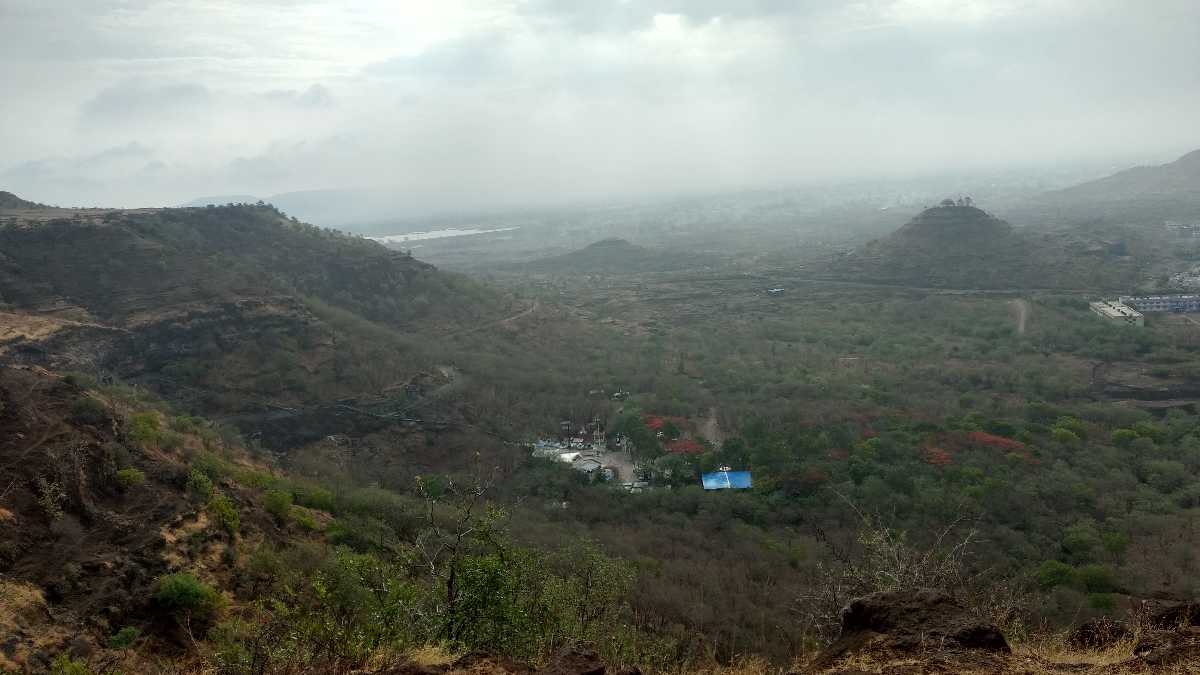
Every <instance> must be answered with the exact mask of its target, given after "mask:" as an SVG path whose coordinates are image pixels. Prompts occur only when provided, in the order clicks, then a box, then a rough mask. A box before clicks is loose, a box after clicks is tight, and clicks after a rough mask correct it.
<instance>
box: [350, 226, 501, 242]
mask: <svg viewBox="0 0 1200 675" xmlns="http://www.w3.org/2000/svg"><path fill="white" fill-rule="evenodd" d="M517 229H520V228H519V227H497V228H494V229H490V230H479V229H465V230H461V229H458V228H453V227H451V228H447V229H444V230H430V231H429V232H408V233H406V234H389V235H386V236H383V237H367V238H368V239H374V240H375V241H381V242H383V243H385V244H399V243H403V242H406V241H425V240H428V239H445V238H447V237H467V236H470V235H473V234H491V233H493V232H509V231H511V230H517Z"/></svg>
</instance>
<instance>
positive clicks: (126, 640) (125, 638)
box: [108, 626, 142, 649]
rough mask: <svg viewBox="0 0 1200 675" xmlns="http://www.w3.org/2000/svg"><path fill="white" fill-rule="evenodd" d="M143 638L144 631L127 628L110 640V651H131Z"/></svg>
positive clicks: (114, 634)
mask: <svg viewBox="0 0 1200 675" xmlns="http://www.w3.org/2000/svg"><path fill="white" fill-rule="evenodd" d="M141 636H142V631H140V630H138V629H137V628H134V627H133V626H125V627H124V628H122V629H121V630H119V631H117V632H115V633H113V634H112V635H111V636H109V638H108V648H109V649H129V648H130V647H132V646H133V643H134V642H136V641H137V639H138V638H139V637H141Z"/></svg>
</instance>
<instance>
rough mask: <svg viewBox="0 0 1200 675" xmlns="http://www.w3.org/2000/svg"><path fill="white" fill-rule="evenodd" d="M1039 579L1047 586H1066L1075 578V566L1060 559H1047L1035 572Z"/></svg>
mask: <svg viewBox="0 0 1200 675" xmlns="http://www.w3.org/2000/svg"><path fill="white" fill-rule="evenodd" d="M1035 576H1036V577H1037V581H1038V583H1039V584H1041V585H1042V586H1043V587H1045V588H1053V587H1055V586H1065V585H1067V584H1069V583H1071V581H1073V580H1074V578H1075V568H1073V567H1071V566H1070V565H1068V564H1066V563H1064V562H1060V561H1058V560H1047V561H1046V562H1044V563H1042V564H1041V565H1038V568H1037V572H1036V573H1035Z"/></svg>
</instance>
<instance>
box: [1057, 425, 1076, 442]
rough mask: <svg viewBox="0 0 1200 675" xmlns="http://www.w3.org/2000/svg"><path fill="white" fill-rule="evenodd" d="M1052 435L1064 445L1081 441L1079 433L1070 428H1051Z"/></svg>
mask: <svg viewBox="0 0 1200 675" xmlns="http://www.w3.org/2000/svg"><path fill="white" fill-rule="evenodd" d="M1050 435H1051V436H1053V437H1054V440H1056V441H1058V442H1059V443H1062V444H1063V445H1075V444H1077V443H1079V435H1078V434H1076V433H1075V432H1074V431H1071V430H1070V429H1064V428H1062V427H1054V428H1053V429H1051V430H1050Z"/></svg>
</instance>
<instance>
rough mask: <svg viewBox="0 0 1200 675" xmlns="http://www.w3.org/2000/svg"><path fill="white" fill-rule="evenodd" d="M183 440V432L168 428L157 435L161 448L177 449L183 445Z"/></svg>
mask: <svg viewBox="0 0 1200 675" xmlns="http://www.w3.org/2000/svg"><path fill="white" fill-rule="evenodd" d="M183 440H184V439H183V434H181V433H179V432H176V431H171V430H170V429H168V430H166V431H164V432H162V435H161V436H160V437H159V446H160V447H162V449H163V450H178V449H179V448H182V447H183Z"/></svg>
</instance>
